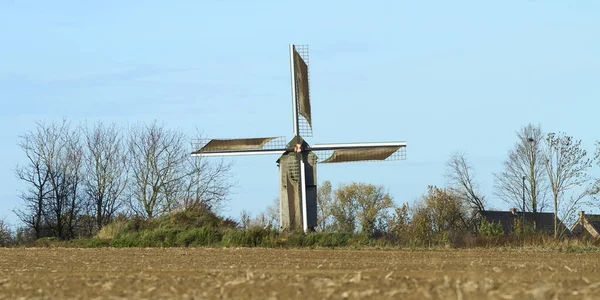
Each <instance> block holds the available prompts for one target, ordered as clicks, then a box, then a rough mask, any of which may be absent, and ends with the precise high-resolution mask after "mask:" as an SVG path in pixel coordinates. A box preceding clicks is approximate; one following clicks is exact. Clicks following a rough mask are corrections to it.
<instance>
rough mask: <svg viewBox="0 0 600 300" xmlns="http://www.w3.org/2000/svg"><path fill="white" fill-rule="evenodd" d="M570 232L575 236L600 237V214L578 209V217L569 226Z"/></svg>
mask: <svg viewBox="0 0 600 300" xmlns="http://www.w3.org/2000/svg"><path fill="white" fill-rule="evenodd" d="M571 232H573V234H574V235H575V236H581V237H588V238H594V239H600V215H591V214H585V212H584V211H580V212H579V219H578V220H577V222H575V224H573V227H571Z"/></svg>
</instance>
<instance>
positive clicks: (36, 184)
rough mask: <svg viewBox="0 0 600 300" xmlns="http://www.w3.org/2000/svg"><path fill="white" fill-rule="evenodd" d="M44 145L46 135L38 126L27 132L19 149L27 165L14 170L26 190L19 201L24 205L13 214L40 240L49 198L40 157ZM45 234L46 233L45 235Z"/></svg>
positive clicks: (47, 184)
mask: <svg viewBox="0 0 600 300" xmlns="http://www.w3.org/2000/svg"><path fill="white" fill-rule="evenodd" d="M45 143H46V135H45V134H44V132H43V128H42V127H41V126H40V124H38V126H37V128H36V131H34V132H28V133H27V134H25V135H23V136H21V137H20V141H19V148H21V150H22V151H23V152H24V154H25V156H27V164H26V165H25V166H18V165H17V167H16V169H15V175H16V176H17V178H18V179H19V180H21V181H23V182H25V184H26V186H27V188H26V189H25V190H24V191H21V196H20V197H21V199H23V201H24V202H25V205H24V207H23V208H21V209H16V210H15V211H14V212H15V214H16V215H17V216H18V217H19V219H20V220H21V222H23V223H25V224H26V226H28V227H30V228H31V229H33V232H34V234H35V238H36V239H37V238H40V237H43V236H44V235H45V233H44V230H43V229H44V222H45V221H44V207H45V205H46V204H47V203H46V202H47V201H48V197H49V196H50V192H51V190H50V183H49V174H48V169H47V168H46V165H45V163H44V158H43V157H42V148H43V147H44V145H45ZM46 234H47V233H46Z"/></svg>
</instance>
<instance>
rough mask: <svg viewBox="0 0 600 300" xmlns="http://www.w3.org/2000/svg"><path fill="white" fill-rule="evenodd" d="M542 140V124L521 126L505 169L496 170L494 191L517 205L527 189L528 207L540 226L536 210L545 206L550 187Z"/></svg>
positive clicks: (535, 223)
mask: <svg viewBox="0 0 600 300" xmlns="http://www.w3.org/2000/svg"><path fill="white" fill-rule="evenodd" d="M543 143H544V134H543V133H542V129H541V128H540V127H539V126H534V125H531V124H529V125H527V126H525V127H523V128H521V130H520V131H518V132H517V142H516V143H515V145H514V148H513V149H512V150H511V151H510V152H509V154H508V159H507V160H506V161H504V163H503V164H504V171H502V172H501V173H496V174H494V178H495V180H496V183H495V186H494V188H495V191H494V194H495V195H496V196H498V197H499V198H500V199H502V200H503V201H504V202H506V203H508V204H510V205H513V206H514V207H521V206H522V197H523V189H525V210H526V211H531V212H532V213H533V220H534V221H533V222H534V223H533V226H534V228H536V227H537V212H540V211H543V210H544V208H545V206H546V198H547V195H548V190H549V189H548V177H547V174H546V168H545V166H544V157H543V152H542V149H543ZM523 178H525V185H523Z"/></svg>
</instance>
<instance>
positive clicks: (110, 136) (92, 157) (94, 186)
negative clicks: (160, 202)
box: [85, 122, 128, 230]
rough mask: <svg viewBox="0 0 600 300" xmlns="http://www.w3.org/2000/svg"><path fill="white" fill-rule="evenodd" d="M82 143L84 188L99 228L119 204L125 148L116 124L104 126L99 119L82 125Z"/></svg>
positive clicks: (125, 169) (124, 165)
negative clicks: (84, 148) (90, 123)
mask: <svg viewBox="0 0 600 300" xmlns="http://www.w3.org/2000/svg"><path fill="white" fill-rule="evenodd" d="M85 146H86V160H85V170H86V181H85V192H86V195H87V197H88V199H89V201H90V202H91V203H90V208H91V213H92V215H93V216H94V219H95V223H96V226H95V227H96V230H100V229H101V228H102V227H103V226H104V225H106V224H108V223H110V222H111V221H112V218H113V216H114V215H115V213H116V212H117V210H118V209H119V208H120V207H121V204H122V199H121V196H122V195H123V191H124V189H125V187H126V183H127V171H128V170H127V159H126V152H125V150H124V145H123V138H122V136H121V135H120V134H119V129H118V128H117V126H116V125H115V124H112V125H110V126H105V125H104V124H103V123H102V122H98V123H96V124H95V125H94V128H93V129H92V130H88V129H86V131H85Z"/></svg>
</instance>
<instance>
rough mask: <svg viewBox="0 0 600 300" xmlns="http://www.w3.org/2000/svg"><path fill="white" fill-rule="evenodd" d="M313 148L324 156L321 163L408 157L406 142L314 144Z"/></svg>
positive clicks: (319, 154)
mask: <svg viewBox="0 0 600 300" xmlns="http://www.w3.org/2000/svg"><path fill="white" fill-rule="evenodd" d="M311 150H313V151H315V152H316V153H317V155H318V156H319V157H321V158H322V159H319V163H341V162H353V161H377V160H380V161H381V160H401V159H405V158H406V143H405V142H385V143H354V144H327V145H314V146H313V147H311Z"/></svg>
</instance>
